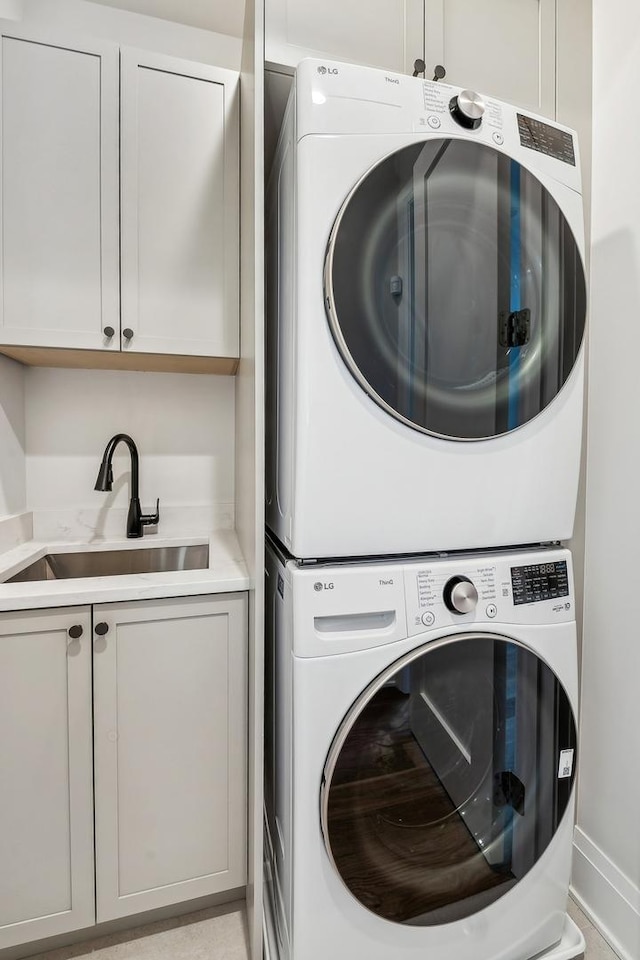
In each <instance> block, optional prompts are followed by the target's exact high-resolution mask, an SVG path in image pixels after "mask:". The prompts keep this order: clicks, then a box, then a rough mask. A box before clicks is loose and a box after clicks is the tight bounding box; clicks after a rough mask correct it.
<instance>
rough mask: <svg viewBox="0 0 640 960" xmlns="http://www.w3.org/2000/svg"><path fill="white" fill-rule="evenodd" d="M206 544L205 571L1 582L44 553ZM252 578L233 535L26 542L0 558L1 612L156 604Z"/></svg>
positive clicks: (235, 586) (243, 584) (244, 586)
mask: <svg viewBox="0 0 640 960" xmlns="http://www.w3.org/2000/svg"><path fill="white" fill-rule="evenodd" d="M202 543H208V544H209V566H208V567H207V568H206V569H204V570H176V571H169V572H163V573H134V574H126V575H123V576H115V577H112V576H108V577H86V578H85V577H83V578H78V579H64V580H62V579H61V580H34V581H28V582H24V583H5V582H4V581H5V580H7V579H9V577H12V576H13V575H14V574H16V573H18V572H19V571H20V570H23V569H24V568H25V567H27V566H29V564H30V563H33V562H34V561H35V560H39V559H40V558H41V557H44V556H45V554H47V553H77V552H79V551H85V550H86V551H103V550H135V549H144V548H153V547H172V546H191V545H192V544H202ZM250 585H251V584H250V579H249V575H248V572H247V567H246V564H245V562H244V558H243V556H242V553H241V551H240V546H239V544H238V540H237V537H236V535H235V533H234V532H233V531H232V530H217V531H215V532H213V533H211V534H210V535H209V536H203V537H158V536H148V537H144V538H143V539H142V540H127V539H124V538H123V539H120V540H116V539H112V540H102V541H100V540H93V541H92V542H91V543H87V542H83V541H80V540H76V541H68V540H65V541H64V542H60V543H54V542H47V543H43V542H41V541H36V540H29V541H27V542H26V543H21V544H20V545H19V546H15V547H13V548H12V549H10V550H6V551H5V552H4V553H0V612H2V613H5V612H7V611H11V610H36V609H41V608H43V607H66V606H78V605H79V604H90V603H115V602H118V601H122V600H157V599H160V598H162V597H188V596H197V595H198V594H207V593H231V592H234V591H236V590H248V589H249V587H250Z"/></svg>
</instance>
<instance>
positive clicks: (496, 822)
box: [321, 634, 576, 926]
mask: <svg viewBox="0 0 640 960" xmlns="http://www.w3.org/2000/svg"><path fill="white" fill-rule="evenodd" d="M575 750H576V728H575V721H574V718H573V714H572V711H571V707H570V704H569V702H568V699H567V695H566V693H565V691H564V689H563V687H562V685H561V684H560V682H559V680H558V679H557V677H556V676H555V675H554V674H553V672H552V671H551V670H550V668H549V667H548V666H547V665H546V664H545V663H544V662H543V661H542V660H541V659H540V658H538V657H537V656H536V655H535V654H534V653H532V652H531V651H530V650H529V649H527V648H526V647H524V646H522V645H520V644H518V643H516V642H515V641H513V640H509V639H507V638H501V637H495V636H490V635H483V634H471V635H469V634H467V635H461V636H458V637H455V638H452V639H451V640H447V641H440V642H434V643H432V644H428V645H426V646H424V647H422V648H420V649H419V650H418V651H414V653H412V654H411V655H410V656H408V657H405V658H403V659H402V660H401V661H399V662H398V663H397V664H396V665H395V666H394V667H392V668H390V670H388V671H386V673H385V674H384V675H382V676H381V677H380V678H378V680H376V681H375V682H374V683H373V684H371V686H370V687H369V688H368V689H367V690H366V691H365V692H364V693H363V695H362V696H361V697H360V698H359V700H358V701H357V702H356V703H355V704H354V706H353V708H352V709H351V710H350V711H349V713H348V715H347V717H346V718H345V720H344V721H343V724H342V725H341V728H340V730H339V731H338V733H337V734H336V738H335V740H334V743H333V745H332V748H331V750H330V752H329V756H328V758H327V762H326V765H325V774H324V780H323V787H322V803H321V810H322V829H323V835H324V839H325V844H326V848H327V852H328V854H329V857H330V859H331V861H332V863H333V865H334V867H335V869H336V870H337V871H338V873H339V875H340V877H341V879H342V881H343V882H344V884H345V885H346V886H347V888H348V889H349V890H350V892H351V893H352V894H353V896H355V897H356V898H357V899H358V900H359V902H360V903H361V904H362V905H363V906H365V907H367V908H368V909H369V910H371V911H373V912H374V913H376V914H377V915H378V916H380V917H382V918H384V919H386V920H390V921H394V922H397V923H404V924H411V925H422V926H426V925H433V924H439V923H449V922H452V921H454V920H459V919H461V918H463V917H466V916H469V915H470V914H473V913H476V912H477V911H478V910H481V909H483V908H484V907H485V906H487V905H488V904H489V903H491V902H493V901H495V900H497V899H498V898H500V897H501V896H502V895H503V894H504V893H505V892H506V891H507V890H509V889H511V887H513V886H514V885H515V884H516V883H518V881H519V880H520V879H522V877H523V876H525V874H526V873H527V872H528V871H529V870H530V869H531V867H532V866H533V865H534V864H535V863H536V862H537V861H538V860H539V858H540V857H541V856H542V854H543V853H544V851H545V849H546V848H547V846H548V844H549V842H550V841H551V839H552V837H553V835H554V833H555V831H556V829H557V827H558V825H559V823H560V821H561V819H562V817H563V814H564V812H565V810H566V807H567V805H568V802H569V799H570V795H571V789H572V784H573V777H574V768H575V762H574V761H575Z"/></svg>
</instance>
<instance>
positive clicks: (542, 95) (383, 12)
mask: <svg viewBox="0 0 640 960" xmlns="http://www.w3.org/2000/svg"><path fill="white" fill-rule="evenodd" d="M556 3H557V0H374V2H373V3H370V2H365V0H354V2H352V3H349V4H344V3H342V2H341V0H328V2H326V3H318V2H317V0H266V8H265V34H266V38H265V51H266V60H267V65H268V66H272V67H274V66H275V67H276V68H277V67H284V68H285V69H287V70H290V69H291V68H294V67H295V66H296V65H297V64H298V63H299V61H300V60H302V59H303V58H304V57H326V58H333V59H338V60H349V61H352V62H354V63H362V64H368V65H370V66H376V67H383V68H384V69H386V70H392V71H396V72H398V73H412V72H413V64H414V61H415V60H416V59H417V58H418V57H423V58H424V60H425V62H426V73H425V76H426V78H427V79H428V80H430V79H431V78H432V77H433V72H434V68H435V66H436V65H438V64H442V65H443V66H444V67H445V69H446V71H447V74H446V82H449V83H452V84H455V85H456V86H462V87H470V88H472V89H474V90H479V91H481V92H482V93H486V94H490V95H492V96H495V97H499V98H501V99H503V100H507V101H509V102H513V103H516V104H518V105H521V106H523V107H526V108H528V109H530V110H534V111H536V112H538V113H543V114H547V115H549V116H553V115H554V114H555V87H556Z"/></svg>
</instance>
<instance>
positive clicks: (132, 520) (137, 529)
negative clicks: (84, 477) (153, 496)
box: [94, 433, 160, 538]
mask: <svg viewBox="0 0 640 960" xmlns="http://www.w3.org/2000/svg"><path fill="white" fill-rule="evenodd" d="M121 440H122V442H123V443H126V445H127V446H128V447H129V453H130V454H131V500H130V501H129V513H128V514H127V536H128V537H130V538H136V537H141V536H142V532H143V531H142V528H143V527H145V526H148V525H150V524H154V523H158V521H159V520H160V500H159V499H158V500H157V501H156V512H155V513H148V514H145V513H142V509H141V507H140V495H139V492H138V448H137V447H136V445H135V443H134V442H133V440H132V439H131V437H130V436H128V435H127V434H126V433H116V435H115V437H111V440H109V443H108V444H107V445H106V447H105V450H104V454H103V456H102V463H101V464H100V469H99V470H98V479H97V480H96V485H95V487H94V490H111V489H112V486H113V470H112V469H111V460H112V458H113V453H114V450H115V449H116V447H117V446H118V444H119V443H120V441H121Z"/></svg>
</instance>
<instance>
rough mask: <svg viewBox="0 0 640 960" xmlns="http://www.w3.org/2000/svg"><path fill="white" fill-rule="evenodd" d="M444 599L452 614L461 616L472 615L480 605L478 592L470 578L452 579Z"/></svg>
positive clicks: (447, 583) (446, 586) (448, 583)
mask: <svg viewBox="0 0 640 960" xmlns="http://www.w3.org/2000/svg"><path fill="white" fill-rule="evenodd" d="M442 597H443V600H444V602H445V604H446V606H447V607H448V608H449V610H451V613H457V614H459V615H460V616H462V614H463V613H472V612H473V611H474V610H475V608H476V604H477V603H478V591H477V590H476V588H475V587H474V585H473V583H472V582H471V580H469V578H468V577H451V579H450V580H447V582H446V583H445V586H444V590H443V593H442Z"/></svg>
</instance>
